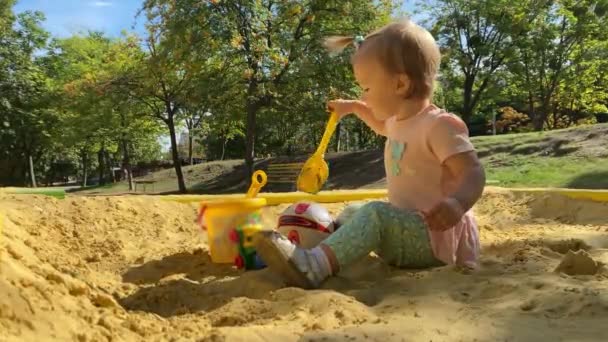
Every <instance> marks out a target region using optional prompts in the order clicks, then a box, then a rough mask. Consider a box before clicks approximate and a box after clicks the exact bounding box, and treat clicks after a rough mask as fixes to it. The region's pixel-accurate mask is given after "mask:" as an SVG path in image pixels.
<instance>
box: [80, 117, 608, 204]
mask: <svg viewBox="0 0 608 342" xmlns="http://www.w3.org/2000/svg"><path fill="white" fill-rule="evenodd" d="M472 141H473V143H474V144H475V147H476V149H477V150H478V153H479V155H480V157H481V160H482V163H483V164H484V166H485V169H486V173H487V179H488V180H489V181H491V182H490V185H497V186H504V187H563V188H579V189H580V188H586V189H608V124H600V125H592V126H583V127H574V128H568V129H562V130H556V131H545V132H532V133H523V134H509V135H497V136H483V137H474V138H472ZM349 157H350V155H348V154H345V158H346V159H345V161H347V162H348V163H350V164H352V165H359V164H365V163H364V161H361V160H360V159H361V157H360V156H359V157H356V156H354V155H353V156H352V157H353V158H352V159H349ZM357 158H358V159H357ZM355 160H356V161H355ZM242 164H243V162H242V160H232V161H223V162H221V161H217V162H211V163H206V164H199V165H194V166H187V167H184V168H183V170H184V177H185V181H186V186H187V188H188V189H189V190H191V191H192V192H193V193H200V192H203V193H217V192H218V191H219V192H235V191H237V190H235V189H236V187H235V186H236V185H238V184H240V183H242V182H243V180H242V172H241V171H239V168H240V167H242ZM341 172H357V171H356V170H351V171H344V170H342V171H341ZM378 172H382V170H378ZM337 175H338V174H334V175H333V176H337ZM382 175H383V173H382ZM338 176H339V175H338ZM152 177H153V178H154V179H156V180H157V183H156V184H155V185H154V192H155V193H170V192H176V191H177V180H176V178H175V173H174V171H173V169H168V170H162V171H159V172H157V173H154V174H153V175H152ZM381 177H382V176H380V178H381ZM146 178H150V176H147V177H146ZM341 178H343V177H341ZM347 185H348V184H347ZM148 189H149V191H148V192H150V190H151V187H150V188H148ZM222 189H223V190H222ZM77 192H78V193H81V194H117V193H127V192H128V187H127V184H126V183H125V182H121V183H117V184H113V185H106V186H103V187H91V188H86V189H82V190H78V191H77ZM138 192H141V190H139V191H138Z"/></svg>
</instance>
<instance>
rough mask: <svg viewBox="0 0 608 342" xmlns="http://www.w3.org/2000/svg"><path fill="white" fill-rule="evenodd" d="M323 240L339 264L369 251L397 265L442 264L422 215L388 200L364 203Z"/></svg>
mask: <svg viewBox="0 0 608 342" xmlns="http://www.w3.org/2000/svg"><path fill="white" fill-rule="evenodd" d="M322 243H323V244H325V245H327V246H328V247H330V248H331V250H332V251H333V252H334V254H335V255H336V258H337V259H338V264H339V265H340V268H343V267H346V266H348V265H349V264H351V263H352V262H354V261H357V260H358V259H360V258H361V257H364V256H366V255H368V254H369V253H370V252H372V251H373V252H376V253H378V255H379V256H380V257H381V258H382V259H384V260H385V261H386V262H387V263H389V264H391V265H394V266H397V267H404V268H428V267H434V266H440V265H442V263H441V261H439V260H437V259H436V258H435V256H434V254H433V250H432V248H431V242H430V240H429V234H428V231H427V227H426V224H425V223H424V221H423V219H422V217H421V216H420V215H419V214H417V213H416V212H414V211H407V210H402V209H398V208H396V207H394V206H392V205H391V204H390V203H387V202H379V201H376V202H370V203H367V204H365V205H364V206H362V207H361V208H360V209H359V210H357V212H356V213H355V214H354V215H353V216H352V218H351V219H349V220H348V221H347V222H345V223H344V225H342V226H341V227H340V228H339V229H338V230H337V231H335V232H334V233H333V234H332V235H330V236H329V237H328V238H327V239H325V240H324V241H323V242H322Z"/></svg>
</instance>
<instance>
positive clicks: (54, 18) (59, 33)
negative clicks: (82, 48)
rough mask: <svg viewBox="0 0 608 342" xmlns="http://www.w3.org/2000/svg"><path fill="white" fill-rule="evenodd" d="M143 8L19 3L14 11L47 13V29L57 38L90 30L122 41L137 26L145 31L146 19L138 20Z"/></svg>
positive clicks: (58, 0)
mask: <svg viewBox="0 0 608 342" xmlns="http://www.w3.org/2000/svg"><path fill="white" fill-rule="evenodd" d="M141 4H142V1H141V0H17V5H15V7H14V9H15V12H23V11H28V10H32V11H34V10H37V11H41V12H43V13H44V15H45V16H46V21H45V22H44V23H43V27H44V28H45V29H46V30H47V31H49V32H50V33H51V34H52V35H53V36H55V37H68V36H70V35H71V34H73V33H76V32H79V31H86V30H96V31H104V32H106V33H107V34H108V35H110V36H114V37H118V36H120V33H121V31H122V30H133V25H135V30H136V31H138V32H140V31H142V29H143V21H144V18H141V17H140V18H137V19H135V15H136V14H137V12H138V10H139V9H140V7H141Z"/></svg>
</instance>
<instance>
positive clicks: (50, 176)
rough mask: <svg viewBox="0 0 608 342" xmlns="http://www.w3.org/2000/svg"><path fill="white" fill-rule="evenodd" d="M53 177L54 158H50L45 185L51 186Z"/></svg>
mask: <svg viewBox="0 0 608 342" xmlns="http://www.w3.org/2000/svg"><path fill="white" fill-rule="evenodd" d="M54 179H55V158H53V159H51V167H49V171H48V172H47V174H46V186H52V185H53V180H54Z"/></svg>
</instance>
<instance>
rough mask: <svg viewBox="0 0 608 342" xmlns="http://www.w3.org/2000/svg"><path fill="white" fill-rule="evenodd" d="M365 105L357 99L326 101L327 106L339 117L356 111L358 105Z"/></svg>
mask: <svg viewBox="0 0 608 342" xmlns="http://www.w3.org/2000/svg"><path fill="white" fill-rule="evenodd" d="M362 105H363V106H366V105H365V103H364V102H361V101H358V100H332V101H329V102H328V103H327V108H328V109H329V110H330V111H333V112H335V113H336V114H337V115H338V118H339V119H342V118H343V117H345V116H346V115H348V114H351V113H356V112H357V111H358V110H357V109H358V107H359V106H362Z"/></svg>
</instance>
